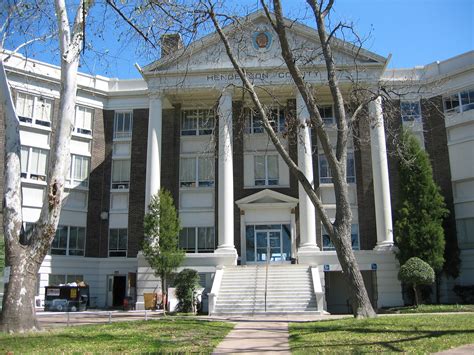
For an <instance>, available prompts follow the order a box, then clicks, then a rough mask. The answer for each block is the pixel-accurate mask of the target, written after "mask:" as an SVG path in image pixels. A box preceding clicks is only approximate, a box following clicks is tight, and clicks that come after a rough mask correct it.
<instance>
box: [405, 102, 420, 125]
mask: <svg viewBox="0 0 474 355" xmlns="http://www.w3.org/2000/svg"><path fill="white" fill-rule="evenodd" d="M414 104H416V106H417V110H418V113H417V114H416V113H415V114H413V113H412V112H414V110H413V108H412V107H411V106H412V105H414ZM404 105H410V107H409V110H408V111H407V113H404V107H403V106H404ZM400 116H401V118H402V122H406V123H412V122H421V119H422V115H421V103H420V100H401V101H400Z"/></svg>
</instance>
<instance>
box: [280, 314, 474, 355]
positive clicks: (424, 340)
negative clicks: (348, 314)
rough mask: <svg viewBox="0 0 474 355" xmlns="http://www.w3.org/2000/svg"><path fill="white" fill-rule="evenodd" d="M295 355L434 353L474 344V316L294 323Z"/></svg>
mask: <svg viewBox="0 0 474 355" xmlns="http://www.w3.org/2000/svg"><path fill="white" fill-rule="evenodd" d="M289 329H290V346H291V350H292V352H293V354H308V353H314V352H330V353H341V352H343V353H372V352H409V353H413V352H414V353H431V352H436V351H441V350H445V349H449V348H452V347H457V346H461V345H464V344H471V343H474V316H472V315H469V314H467V315H466V314H455V315H417V316H415V315H401V316H379V317H377V318H375V319H365V320H356V319H354V318H346V319H340V320H331V321H321V322H310V323H290V327H289Z"/></svg>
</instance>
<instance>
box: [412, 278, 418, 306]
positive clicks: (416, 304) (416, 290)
mask: <svg viewBox="0 0 474 355" xmlns="http://www.w3.org/2000/svg"><path fill="white" fill-rule="evenodd" d="M412 287H413V294H414V295H415V307H416V308H418V305H419V300H418V287H416V285H415V284H413V286H412Z"/></svg>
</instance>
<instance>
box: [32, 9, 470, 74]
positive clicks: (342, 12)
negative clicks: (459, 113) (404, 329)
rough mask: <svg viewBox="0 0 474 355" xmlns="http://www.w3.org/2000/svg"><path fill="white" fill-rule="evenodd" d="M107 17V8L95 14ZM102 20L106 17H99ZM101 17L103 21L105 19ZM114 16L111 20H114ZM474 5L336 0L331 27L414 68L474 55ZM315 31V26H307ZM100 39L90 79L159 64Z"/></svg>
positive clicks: (113, 38) (112, 36)
mask: <svg viewBox="0 0 474 355" xmlns="http://www.w3.org/2000/svg"><path fill="white" fill-rule="evenodd" d="M282 2H283V8H284V11H285V15H287V16H288V17H289V18H295V17H297V18H299V19H302V18H304V17H309V16H308V15H309V14H308V13H304V12H303V10H302V9H304V5H305V1H304V0H282ZM258 3H259V1H258V0H239V1H234V0H232V1H229V0H227V1H225V6H227V7H229V8H232V9H237V11H241V12H247V13H248V12H252V11H253V10H256V9H257V4H258ZM95 11H96V15H97V12H103V11H104V8H103V7H102V6H97V7H96V8H95ZM99 15H100V14H99ZM99 17H100V16H99ZM108 17H110V16H108V15H107V16H105V18H108ZM473 18H474V0H336V1H335V5H334V12H333V14H332V15H331V21H333V23H336V21H339V20H343V21H345V22H352V23H353V24H354V26H355V29H356V31H357V33H358V35H359V36H361V37H363V38H365V39H366V40H365V42H364V48H366V49H368V50H370V51H372V52H375V53H377V54H379V55H382V56H385V57H386V56H388V55H389V54H392V58H391V61H390V63H389V68H410V67H414V66H418V65H425V64H429V63H432V62H435V61H437V60H444V59H448V58H450V57H453V56H456V55H458V54H461V53H464V52H466V51H469V50H473V49H474V37H473V36H474V19H473ZM304 21H305V23H306V24H308V25H310V26H311V25H312V22H311V21H310V20H304ZM100 26H101V27H102V28H104V29H105V31H103V32H101V35H100V36H94V35H95V33H91V32H90V31H92V30H93V29H92V28H93V26H91V29H90V30H88V31H89V33H88V34H87V35H88V38H89V40H91V41H92V40H93V48H94V49H93V50H86V53H85V56H84V60H83V61H82V63H81V67H80V71H82V72H86V73H89V74H97V75H103V76H107V77H117V78H121V79H131V78H139V77H140V74H139V72H138V71H137V69H136V68H135V66H134V64H135V63H138V64H139V65H140V66H142V67H143V66H145V65H146V64H149V63H150V62H152V61H154V60H155V59H158V58H153V57H152V56H150V55H147V56H145V55H143V53H137V51H136V48H137V44H136V43H134V42H132V41H127V40H124V39H123V38H121V37H120V36H119V35H118V34H117V31H115V30H114V28H113V27H114V26H113V25H112V23H107V20H105V21H104V22H103V23H101V24H100ZM27 51H28V52H27V53H28V55H29V56H34V57H35V59H39V60H43V61H46V62H49V63H52V64H57V63H58V59H57V55H56V53H55V52H52V51H46V50H39V47H38V46H36V47H35V46H33V47H31V48H29V49H27Z"/></svg>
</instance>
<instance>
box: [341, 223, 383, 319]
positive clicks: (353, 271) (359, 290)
mask: <svg viewBox="0 0 474 355" xmlns="http://www.w3.org/2000/svg"><path fill="white" fill-rule="evenodd" d="M335 232H336V233H337V234H338V236H336V238H334V241H333V244H334V246H335V247H336V253H337V258H338V260H339V263H340V264H341V268H342V272H343V275H344V277H345V279H346V281H347V284H348V285H349V289H350V290H351V303H352V311H353V314H354V317H356V318H373V317H375V316H376V313H375V311H374V309H373V307H372V304H371V302H370V298H369V295H368V293H367V290H366V288H365V284H364V279H363V278H362V274H361V272H360V270H359V265H358V264H357V260H356V258H355V256H354V252H353V251H352V242H351V226H350V224H349V225H347V224H346V225H345V226H341V227H339V228H335ZM336 244H337V245H336Z"/></svg>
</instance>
